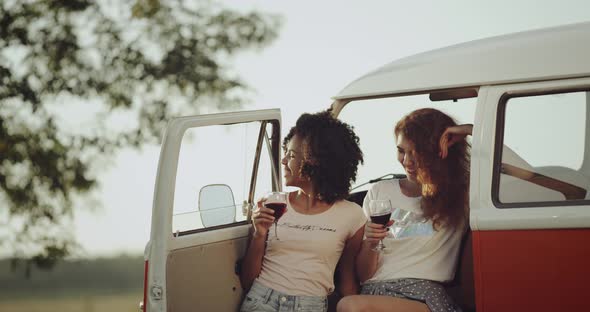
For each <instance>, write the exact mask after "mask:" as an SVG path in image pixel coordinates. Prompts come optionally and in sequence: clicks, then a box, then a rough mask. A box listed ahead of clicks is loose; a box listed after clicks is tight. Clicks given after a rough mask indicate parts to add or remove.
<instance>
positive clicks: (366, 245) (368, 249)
mask: <svg viewBox="0 0 590 312" xmlns="http://www.w3.org/2000/svg"><path fill="white" fill-rule="evenodd" d="M392 223H393V221H389V224H388V226H389V225H391V224H392ZM365 233H366V238H365V240H363V243H362V245H361V250H360V252H359V254H358V257H357V259H356V271H357V274H358V278H359V280H360V282H361V283H363V282H365V281H366V280H368V279H370V278H371V277H373V275H374V274H375V272H376V271H377V262H378V261H379V252H378V251H374V250H372V249H373V248H374V247H375V246H376V245H377V243H379V241H380V240H381V239H383V238H385V236H386V235H387V229H385V228H384V227H383V226H382V225H380V224H375V223H372V222H367V225H366V226H365Z"/></svg>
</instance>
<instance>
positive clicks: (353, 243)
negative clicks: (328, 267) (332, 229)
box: [338, 227, 365, 297]
mask: <svg viewBox="0 0 590 312" xmlns="http://www.w3.org/2000/svg"><path fill="white" fill-rule="evenodd" d="M364 234H365V228H364V227H361V228H360V229H358V231H356V233H355V234H354V235H353V236H351V237H350V238H349V239H348V240H346V245H344V250H343V251H342V256H341V257H340V263H339V264H338V277H339V281H340V282H339V284H338V286H339V287H338V292H340V295H342V297H344V296H350V295H356V294H358V282H357V279H356V274H355V261H356V256H357V254H358V252H359V249H360V247H361V242H362V241H363V235H364Z"/></svg>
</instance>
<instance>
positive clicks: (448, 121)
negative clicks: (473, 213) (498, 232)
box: [395, 108, 469, 228]
mask: <svg viewBox="0 0 590 312" xmlns="http://www.w3.org/2000/svg"><path fill="white" fill-rule="evenodd" d="M456 125H457V123H456V122H455V121H454V120H453V119H452V118H451V117H449V116H448V115H446V114H445V113H443V112H441V111H439V110H436V109H433V108H424V109H418V110H415V111H413V112H411V113H410V114H408V115H406V116H405V117H404V118H402V119H401V120H400V121H399V122H398V123H397V124H396V125H395V135H396V137H397V136H398V135H399V134H400V133H401V134H403V135H404V137H406V139H408V140H409V141H411V142H412V143H413V144H414V147H415V149H416V165H417V166H416V169H417V179H418V182H419V183H420V184H422V199H421V208H422V212H423V213H424V217H426V218H428V219H431V220H432V221H433V225H434V226H435V228H438V227H439V226H451V227H456V226H457V225H459V224H460V223H461V222H462V221H463V220H466V219H467V216H468V212H467V207H468V194H469V143H467V141H466V140H463V141H461V142H457V143H455V144H454V145H453V146H451V147H450V148H449V154H448V156H447V157H446V158H445V159H442V158H440V157H439V139H440V137H441V135H442V134H443V132H444V131H445V130H446V129H447V128H448V127H451V126H456Z"/></svg>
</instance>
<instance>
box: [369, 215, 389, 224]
mask: <svg viewBox="0 0 590 312" xmlns="http://www.w3.org/2000/svg"><path fill="white" fill-rule="evenodd" d="M390 218H391V212H389V213H386V214H382V215H374V216H371V222H373V223H377V224H381V225H383V226H386V225H387V222H389V219H390Z"/></svg>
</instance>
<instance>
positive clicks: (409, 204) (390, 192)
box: [363, 179, 465, 283]
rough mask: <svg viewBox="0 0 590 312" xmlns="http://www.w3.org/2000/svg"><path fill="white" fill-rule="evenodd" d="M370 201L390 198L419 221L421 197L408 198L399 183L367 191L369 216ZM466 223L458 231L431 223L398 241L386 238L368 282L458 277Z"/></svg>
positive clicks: (365, 205)
mask: <svg viewBox="0 0 590 312" xmlns="http://www.w3.org/2000/svg"><path fill="white" fill-rule="evenodd" d="M370 199H390V200H391V203H392V205H393V208H394V209H395V208H398V207H399V208H401V209H405V210H408V211H412V212H413V213H415V214H417V215H418V216H419V218H420V219H422V218H421V215H422V210H421V208H420V197H408V196H406V195H404V194H403V193H402V191H401V188H400V185H399V180H397V179H394V180H386V181H381V182H379V183H377V184H375V185H373V187H372V188H371V189H370V190H369V191H368V192H367V196H366V197H365V200H364V203H363V210H365V213H366V214H367V216H368V215H369V214H368V203H369V200H370ZM464 232H465V224H461V225H460V226H458V227H457V228H455V229H449V228H446V227H443V228H441V229H439V230H434V229H433V227H432V221H418V222H416V223H413V224H411V225H409V226H408V227H407V228H405V229H404V230H403V232H402V233H401V234H400V235H399V236H398V239H395V238H385V239H384V240H383V243H384V244H385V247H386V248H385V250H383V251H382V252H381V253H380V256H379V263H378V265H377V271H376V272H375V274H374V275H373V277H372V278H370V279H369V280H367V281H365V283H369V282H375V281H384V280H392V279H399V278H419V279H427V280H432V281H439V282H444V281H449V280H451V279H453V276H454V275H455V267H456V264H457V259H458V255H459V247H460V244H461V238H462V236H463V233H464Z"/></svg>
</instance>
